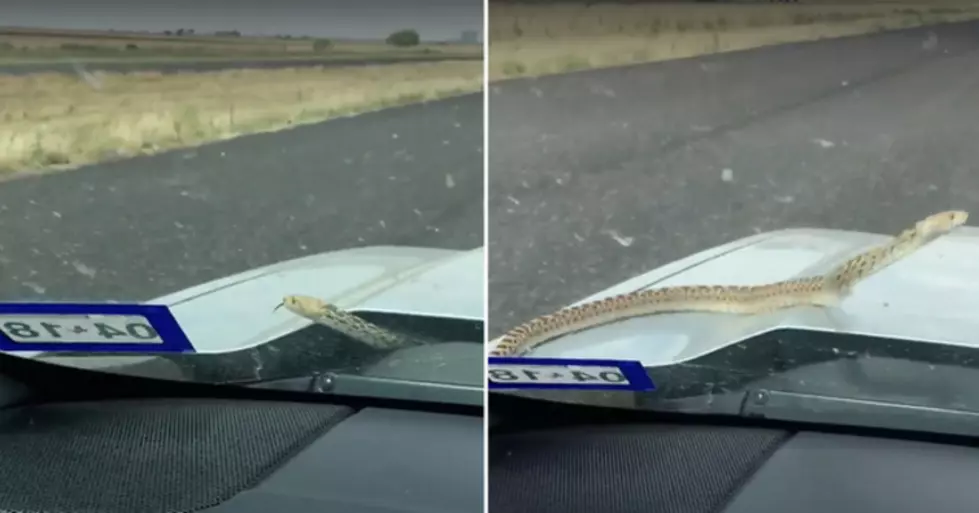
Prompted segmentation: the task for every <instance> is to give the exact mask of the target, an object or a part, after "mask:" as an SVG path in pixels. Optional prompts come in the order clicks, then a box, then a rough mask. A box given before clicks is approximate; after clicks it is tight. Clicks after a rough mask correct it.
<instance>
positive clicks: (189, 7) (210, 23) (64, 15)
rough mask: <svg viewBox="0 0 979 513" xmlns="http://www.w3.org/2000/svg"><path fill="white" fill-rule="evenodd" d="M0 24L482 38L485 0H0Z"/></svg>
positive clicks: (254, 32) (378, 36)
mask: <svg viewBox="0 0 979 513" xmlns="http://www.w3.org/2000/svg"><path fill="white" fill-rule="evenodd" d="M0 26H23V27H46V28H72V29H95V30H104V29H116V30H151V31H162V30H167V29H176V28H192V29H194V30H195V31H197V32H213V31H215V30H239V31H241V32H242V33H245V34H268V35H274V34H293V35H310V36H325V37H334V38H337V39H345V38H356V39H375V38H384V37H386V36H387V35H388V34H390V33H391V32H393V31H395V30H399V29H407V28H412V29H415V30H417V31H418V32H419V33H420V34H421V36H422V38H423V39H429V40H431V39H457V38H458V37H459V34H460V32H462V31H463V30H476V31H478V32H479V33H480V37H482V29H483V0H274V1H270V0H162V1H160V2H150V1H148V0H129V1H127V0H0Z"/></svg>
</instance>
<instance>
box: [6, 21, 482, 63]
mask: <svg viewBox="0 0 979 513" xmlns="http://www.w3.org/2000/svg"><path fill="white" fill-rule="evenodd" d="M315 42H316V40H315V39H312V38H290V39H282V38H275V37H247V36H242V37H229V36H214V35H182V36H176V35H163V34H143V33H131V32H95V31H81V30H72V31H68V30H55V29H50V30H49V29H23V28H11V27H7V28H3V27H0V64H13V63H18V62H38V61H42V62H43V61H48V60H52V59H53V60H59V59H66V58H70V59H73V60H82V61H88V62H95V61H98V62H105V61H124V62H125V61H133V60H138V61H159V60H172V59H179V60H215V59H218V60H235V59H250V58H261V59H269V58H273V59H279V58H281V59H290V58H303V59H309V58H311V57H316V58H322V59H324V60H334V59H365V58H379V57H385V58H390V57H400V58H405V59H410V58H417V57H429V58H430V57H478V56H479V55H481V53H482V46H481V45H474V44H461V43H425V44H421V45H418V46H414V47H400V48H399V47H393V46H389V45H386V44H384V42H383V41H377V42H372V41H343V40H337V41H332V45H331V46H330V47H329V48H328V49H326V50H319V51H317V50H316V49H315V48H314V44H315Z"/></svg>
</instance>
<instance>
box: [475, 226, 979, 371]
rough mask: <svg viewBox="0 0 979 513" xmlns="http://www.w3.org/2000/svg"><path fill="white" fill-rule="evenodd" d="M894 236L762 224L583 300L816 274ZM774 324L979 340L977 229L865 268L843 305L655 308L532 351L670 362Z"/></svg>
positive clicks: (960, 341)
mask: <svg viewBox="0 0 979 513" xmlns="http://www.w3.org/2000/svg"><path fill="white" fill-rule="evenodd" d="M890 237H891V236H889V235H879V234H871V233H863V232H853V231H841V230H826V229H790V230H780V231H773V232H767V233H762V234H758V235H754V236H750V237H746V238H743V239H740V240H736V241H734V242H731V243H728V244H724V245H721V246H717V247H714V248H711V249H708V250H705V251H702V252H700V253H697V254H694V255H691V256H689V257H687V258H684V259H681V260H678V261H675V262H672V263H670V264H667V265H664V266H662V267H660V268H658V269H654V270H653V271H650V272H648V273H645V274H642V275H640V276H636V277H635V278H632V279H629V280H626V281H624V282H622V283H619V284H617V285H615V286H613V287H610V288H608V289H606V290H603V291H601V292H599V293H597V294H594V295H593V296H591V297H588V298H585V299H583V300H582V301H580V302H579V303H581V302H586V301H592V300H596V299H601V298H604V297H608V296H613V295H616V294H621V293H624V292H630V291H636V290H641V289H646V288H660V287H669V286H676V285H755V284H764V283H770V282H774V281H779V280H786V279H791V278H798V277H804V276H812V275H817V274H822V273H825V272H827V271H828V270H829V269H831V268H833V267H834V266H836V265H838V264H840V263H841V262H843V261H844V260H846V259H847V258H850V257H852V256H854V255H855V254H857V253H859V252H861V251H864V250H866V249H867V248H869V247H871V246H873V245H878V244H881V243H884V242H886V241H887V240H888V239H889V238H890ZM776 328H805V329H810V330H823V331H840V332H847V333H860V334H867V335H876V336H883V337H891V338H906V339H915V340H922V341H928V342H934V343H942V344H957V345H963V346H970V347H976V346H979V337H977V336H976V335H975V334H976V333H979V229H977V228H973V227H960V228H958V229H956V230H955V231H953V232H952V233H950V234H947V235H945V236H943V237H940V238H938V239H936V240H935V241H933V242H931V243H930V244H928V245H926V246H925V247H923V248H921V249H920V250H918V251H916V252H914V253H913V254H911V255H910V256H908V257H906V258H904V259H902V260H899V261H898V262H896V263H894V264H892V265H891V266H889V267H887V268H885V269H884V270H882V271H880V272H878V273H876V274H874V275H871V276H870V277H868V278H866V279H865V280H863V281H861V282H859V283H858V284H857V285H856V286H855V287H854V289H853V290H852V292H851V293H850V295H849V296H847V297H846V298H845V299H844V300H843V301H842V303H841V304H840V305H839V307H834V308H820V307H809V306H804V307H795V308H790V309H785V310H781V311H776V312H772V313H768V314H762V315H751V316H741V315H732V314H716V313H675V314H658V315H652V316H646V317H639V318H633V319H627V320H623V321H619V322H616V323H611V324H608V325H604V326H599V327H596V328H592V329H588V330H584V331H581V332H578V333H573V334H569V335H566V336H564V337H561V338H559V339H555V340H554V341H551V342H549V343H547V344H544V345H543V346H540V347H539V348H537V349H536V350H535V351H533V353H532V354H531V355H528V356H535V357H560V358H600V359H615V360H633V361H641V362H642V363H643V365H644V366H659V365H668V364H671V363H676V362H680V361H686V360H689V359H692V358H696V357H698V356H700V355H703V354H704V353H707V352H711V351H714V350H716V349H718V348H721V347H723V346H726V345H731V344H734V343H737V342H739V341H742V340H744V339H746V338H749V337H751V336H753V335H756V334H758V333H760V332H765V331H770V330H772V329H776ZM493 343H494V344H495V341H494V342H493Z"/></svg>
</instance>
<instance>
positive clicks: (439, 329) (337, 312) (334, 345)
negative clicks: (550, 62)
mask: <svg viewBox="0 0 979 513" xmlns="http://www.w3.org/2000/svg"><path fill="white" fill-rule="evenodd" d="M409 4H410V5H409ZM269 7H270V6H268V5H266V6H261V5H259V6H255V5H252V4H249V5H244V4H238V3H235V4H230V3H227V2H225V3H224V4H223V5H219V4H216V3H213V2H211V3H208V4H207V5H203V4H201V3H200V2H196V3H193V2H191V3H188V2H182V3H180V2H178V3H176V4H167V6H166V7H163V8H161V10H156V11H154V10H148V9H147V8H146V7H145V6H144V5H135V4H134V5H133V6H131V7H129V8H127V7H125V6H114V7H113V8H112V9H111V10H106V9H105V8H104V6H103V7H99V6H96V5H94V4H92V3H90V2H82V3H78V4H70V5H68V4H63V3H60V4H55V3H53V2H51V1H48V0H41V1H38V2H30V3H20V4H19V5H16V6H12V7H4V8H3V15H2V16H0V17H2V25H4V27H3V28H2V29H0V104H2V106H0V177H2V178H3V180H2V181H0V214H2V215H0V267H2V272H0V333H2V335H0V339H2V340H0V349H2V350H3V351H4V352H7V353H9V354H12V355H15V356H19V357H22V358H33V359H40V360H44V361H47V362H50V363H56V364H59V365H68V366H74V367H84V368H87V369H92V370H98V371H101V372H117V373H125V374H132V375H139V376H152V377H162V378H166V379H175V380H185V381H199V382H213V383H219V382H220V383H237V384H241V385H249V384H254V383H259V382H268V381H274V380H282V379H289V378H299V377H304V376H312V375H323V374H329V375H335V376H338V377H343V376H359V377H362V376H367V377H375V378H384V379H387V380H390V381H391V382H410V383H411V384H412V385H414V386H418V385H424V384H432V385H433V386H435V385H458V386H466V387H481V385H482V374H481V371H480V369H481V366H482V362H483V357H482V355H483V340H484V337H483V308H482V304H483V294H484V288H483V284H482V279H483V278H482V277H483V265H482V250H481V245H482V225H483V217H482V180H483V178H482V177H483V174H482V167H483V166H482V163H483V152H482V137H483V131H482V125H483V116H482V98H481V95H480V94H479V93H480V91H481V90H482V82H483V71H482V69H483V62H482V61H483V59H482V25H483V14H482V12H483V5H482V2H480V1H479V0H452V1H440V0H417V1H416V2H409V3H407V4H392V3H391V2H379V1H371V0H368V1H366V2H360V3H359V4H358V5H357V6H350V5H347V3H346V2H337V1H333V2H331V1H325V2H317V3H316V4H315V5H313V4H309V3H308V2H307V3H297V2H292V1H287V2H285V3H282V2H279V3H277V4H275V6H274V9H270V8H269ZM127 9H128V10H127ZM420 127H424V129H423V130H418V128H420ZM297 298H301V301H300V300H297Z"/></svg>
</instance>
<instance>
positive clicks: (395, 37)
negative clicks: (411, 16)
mask: <svg viewBox="0 0 979 513" xmlns="http://www.w3.org/2000/svg"><path fill="white" fill-rule="evenodd" d="M384 42H385V43H387V44H389V45H391V46H418V44H419V43H421V36H419V35H418V31H417V30H414V29H408V30H399V31H397V32H394V33H392V34H391V35H390V36H388V37H387V39H385V40H384Z"/></svg>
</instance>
